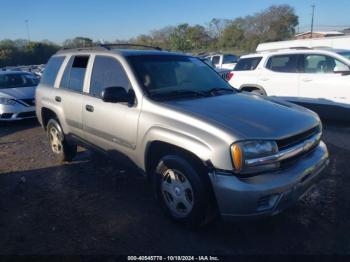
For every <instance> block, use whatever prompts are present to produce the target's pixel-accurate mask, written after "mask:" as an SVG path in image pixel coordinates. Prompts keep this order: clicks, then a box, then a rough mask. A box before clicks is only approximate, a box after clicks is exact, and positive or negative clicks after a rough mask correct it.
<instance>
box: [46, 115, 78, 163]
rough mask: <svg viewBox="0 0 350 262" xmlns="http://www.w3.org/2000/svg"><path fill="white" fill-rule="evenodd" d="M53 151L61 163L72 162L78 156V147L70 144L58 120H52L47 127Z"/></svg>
mask: <svg viewBox="0 0 350 262" xmlns="http://www.w3.org/2000/svg"><path fill="white" fill-rule="evenodd" d="M46 132H47V136H48V138H49V143H50V146H51V151H52V152H53V154H54V155H55V156H56V158H57V159H58V160H59V161H61V162H65V161H67V162H70V161H72V160H73V158H74V157H75V155H76V154H77V145H76V144H69V143H68V142H67V141H66V139H65V136H64V133H63V131H62V128H61V125H60V124H59V122H58V121H57V120H56V119H50V120H49V122H48V123H47V127H46Z"/></svg>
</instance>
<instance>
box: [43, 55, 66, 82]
mask: <svg viewBox="0 0 350 262" xmlns="http://www.w3.org/2000/svg"><path fill="white" fill-rule="evenodd" d="M64 58H65V57H64V56H54V57H52V58H51V59H50V60H49V62H48V63H47V65H46V68H45V71H44V74H43V76H42V78H41V84H44V85H48V86H51V87H53V86H54V84H55V81H56V77H57V73H58V71H59V70H60V68H61V65H62V63H63V61H64Z"/></svg>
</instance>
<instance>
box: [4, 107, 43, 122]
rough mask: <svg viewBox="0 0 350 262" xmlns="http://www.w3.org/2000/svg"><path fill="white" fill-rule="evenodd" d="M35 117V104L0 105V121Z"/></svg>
mask: <svg viewBox="0 0 350 262" xmlns="http://www.w3.org/2000/svg"><path fill="white" fill-rule="evenodd" d="M35 117H36V113H35V106H23V105H20V104H15V105H0V121H15V120H22V119H27V118H35Z"/></svg>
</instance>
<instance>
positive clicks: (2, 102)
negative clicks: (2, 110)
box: [0, 97, 16, 105]
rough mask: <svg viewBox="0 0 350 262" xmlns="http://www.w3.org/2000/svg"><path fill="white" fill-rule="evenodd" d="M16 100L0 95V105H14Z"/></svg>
mask: <svg viewBox="0 0 350 262" xmlns="http://www.w3.org/2000/svg"><path fill="white" fill-rule="evenodd" d="M14 104H16V101H15V100H13V99H11V98H4V97H0V105H14Z"/></svg>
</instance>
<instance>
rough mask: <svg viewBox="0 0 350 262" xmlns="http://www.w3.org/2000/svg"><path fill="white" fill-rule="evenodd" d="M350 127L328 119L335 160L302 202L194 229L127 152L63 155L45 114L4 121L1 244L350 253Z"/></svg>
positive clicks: (112, 250) (45, 248)
mask: <svg viewBox="0 0 350 262" xmlns="http://www.w3.org/2000/svg"><path fill="white" fill-rule="evenodd" d="M349 134H350V129H349V128H346V127H337V126H334V125H325V135H324V139H325V141H326V143H327V145H328V147H329V150H330V153H331V164H330V166H329V167H328V169H327V171H326V173H327V174H326V176H325V179H324V180H322V181H321V182H320V183H319V184H318V186H317V187H316V188H315V189H314V190H313V191H311V192H310V193H309V194H308V195H306V196H305V198H304V199H302V200H301V201H299V203H298V204H297V205H296V206H294V207H292V208H291V209H289V210H287V211H286V212H284V213H282V214H280V215H278V216H275V217H271V218H268V219H264V220H258V221H241V222H236V223H224V222H222V221H218V222H217V223H215V224H211V225H209V226H207V227H205V228H202V229H201V230H199V231H197V232H193V231H189V230H187V229H185V228H183V227H181V226H180V225H177V224H174V223H172V222H171V221H169V220H168V219H167V218H166V217H165V215H164V214H163V213H162V212H161V210H160V209H159V208H158V206H157V204H156V202H155V201H154V200H153V197H152V194H151V191H150V188H149V185H148V184H147V182H146V181H145V179H144V178H142V177H141V176H140V175H138V174H136V172H134V171H132V170H131V169H130V168H129V167H128V166H125V164H123V163H122V162H120V163H119V162H116V161H111V160H108V159H105V158H104V157H102V156H100V155H98V154H95V153H91V152H89V151H84V150H81V152H80V153H79V155H78V156H77V158H76V160H75V161H74V162H73V163H70V164H60V163H58V162H56V161H55V159H54V158H53V157H52V155H51V154H50V151H49V147H48V143H47V139H46V136H45V133H44V131H43V129H42V128H41V127H39V126H38V124H37V123H36V121H25V122H17V123H0V157H1V158H0V159H1V160H0V185H1V190H0V214H1V215H0V236H1V238H0V253H1V254H143V255H147V254H158V255H159V254H171V255H176V254H182V255H184V254H213V255H214V254H221V255H225V254H350V234H349V232H350V223H349V214H350V197H349V195H350V194H349V192H350V173H349V170H350V161H349V160H350V150H349V148H350V139H349Z"/></svg>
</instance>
